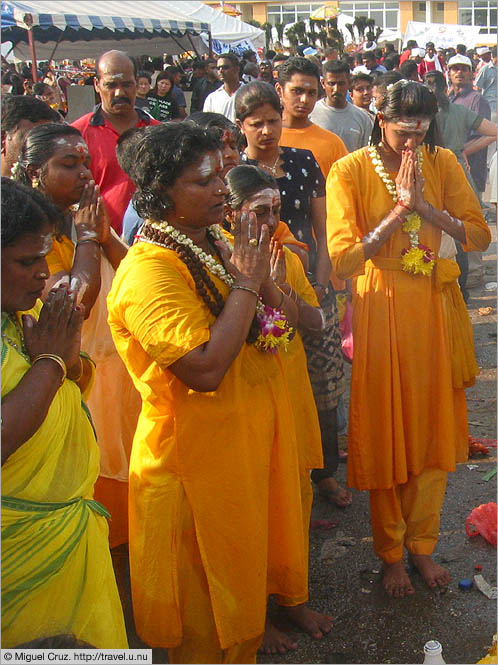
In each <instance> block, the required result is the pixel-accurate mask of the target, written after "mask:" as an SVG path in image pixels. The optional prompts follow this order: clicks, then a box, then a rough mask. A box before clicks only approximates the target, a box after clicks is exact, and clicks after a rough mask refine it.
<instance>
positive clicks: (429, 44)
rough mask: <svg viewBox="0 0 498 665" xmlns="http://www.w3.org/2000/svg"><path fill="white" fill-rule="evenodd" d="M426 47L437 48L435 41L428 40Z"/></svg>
mask: <svg viewBox="0 0 498 665" xmlns="http://www.w3.org/2000/svg"><path fill="white" fill-rule="evenodd" d="M425 48H426V49H428V48H436V47H435V46H434V42H427V44H426V45H425Z"/></svg>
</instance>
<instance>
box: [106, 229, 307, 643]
mask: <svg viewBox="0 0 498 665" xmlns="http://www.w3.org/2000/svg"><path fill="white" fill-rule="evenodd" d="M211 277H212V279H213V281H214V282H215V284H216V286H217V288H218V290H219V291H220V292H221V293H222V295H223V296H224V297H225V298H226V297H227V296H228V287H227V286H226V285H225V284H224V283H223V282H222V281H220V280H219V279H218V278H217V277H216V276H214V275H212V276H211ZM107 302H108V310H109V324H110V327H111V332H112V335H113V338H114V341H115V344H116V348H117V349H118V351H119V353H120V355H121V357H122V359H123V361H124V363H125V365H126V366H127V368H128V371H129V372H130V374H131V376H132V379H133V382H134V384H135V386H136V388H137V390H138V391H139V392H140V394H141V396H142V400H143V406H142V411H141V414H140V417H139V421H138V427H137V431H136V435H135V438H134V442H133V449H132V455H131V461H130V565H131V581H132V592H133V608H134V614H135V623H136V626H137V631H138V633H139V634H140V636H141V637H142V639H144V640H145V641H146V642H147V643H148V644H150V645H151V646H168V647H174V646H177V645H179V644H181V642H182V639H183V636H184V631H183V623H184V622H183V619H184V615H183V610H184V608H183V606H182V605H181V603H180V601H179V598H181V597H182V595H183V594H182V587H181V584H182V583H181V580H182V571H183V570H184V567H185V566H188V564H189V562H188V561H187V562H185V559H184V558H182V557H185V556H187V558H188V555H186V554H185V552H186V551H188V548H187V547H185V546H184V545H183V535H184V531H182V526H181V525H182V523H183V522H184V521H185V512H184V509H183V508H182V506H183V505H184V504H185V503H187V504H188V509H189V511H191V513H192V515H193V523H194V526H195V538H196V540H197V543H198V548H199V551H200V557H201V560H202V566H203V570H204V573H205V575H206V577H207V583H208V587H209V596H210V607H211V609H212V613H213V615H214V622H215V625H216V631H217V636H218V640H219V644H220V646H221V649H227V648H229V647H231V646H233V645H235V644H239V643H242V642H244V641H248V640H251V639H253V638H255V637H257V636H258V635H262V633H263V631H264V623H265V615H266V599H267V596H268V594H271V593H275V594H280V595H282V596H285V597H292V598H295V597H302V596H304V597H305V596H306V594H307V584H306V576H305V561H304V551H303V550H304V548H303V529H302V516H301V505H300V487H299V463H298V456H297V450H296V442H295V431H294V424H293V418H292V411H291V405H290V400H289V395H288V392H287V387H286V382H285V375H284V370H283V367H282V361H281V359H280V357H279V354H275V355H273V354H270V353H262V352H260V351H258V350H257V349H256V348H255V347H254V345H250V344H244V345H243V347H242V349H241V351H240V352H239V354H238V356H237V357H236V358H235V360H234V361H233V363H232V364H231V366H230V367H229V369H228V371H227V373H226V374H225V376H224V378H223V380H222V382H221V384H220V386H219V387H218V389H217V390H216V391H214V392H207V393H201V392H196V391H195V390H192V389H189V388H188V387H187V386H186V385H185V384H184V383H182V382H181V381H180V380H179V379H177V378H176V377H175V376H174V374H173V373H172V372H171V371H170V370H169V369H168V367H169V366H170V365H171V364H172V363H173V362H175V361H176V360H178V359H179V358H181V357H183V356H184V355H185V354H187V353H188V352H189V351H191V350H193V349H195V348H197V347H198V346H200V345H202V344H204V343H206V342H207V341H208V340H209V337H210V326H211V325H212V324H213V322H214V319H213V316H212V315H211V313H210V312H209V310H208V308H207V306H206V305H205V303H204V302H203V301H202V300H201V299H200V297H199V296H198V295H197V293H196V290H195V283H194V281H193V279H192V276H191V274H190V272H189V270H188V268H187V267H186V266H185V264H184V263H183V262H182V261H181V260H180V259H179V257H178V256H177V255H176V254H175V253H174V252H172V251H171V250H168V249H165V248H164V247H159V246H155V245H152V244H148V243H145V242H140V243H137V244H136V245H133V247H131V248H130V250H129V251H128V254H127V256H126V257H125V259H123V261H122V262H121V265H120V266H119V268H118V270H117V272H116V277H115V279H114V283H113V286H112V289H111V291H110V293H109V296H108V301H107ZM182 553H183V554H182ZM186 639H188V638H186Z"/></svg>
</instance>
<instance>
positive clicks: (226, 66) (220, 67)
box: [216, 65, 233, 71]
mask: <svg viewBox="0 0 498 665" xmlns="http://www.w3.org/2000/svg"><path fill="white" fill-rule="evenodd" d="M232 67H233V65H218V66H217V67H216V69H218V70H222V71H226V70H227V69H232Z"/></svg>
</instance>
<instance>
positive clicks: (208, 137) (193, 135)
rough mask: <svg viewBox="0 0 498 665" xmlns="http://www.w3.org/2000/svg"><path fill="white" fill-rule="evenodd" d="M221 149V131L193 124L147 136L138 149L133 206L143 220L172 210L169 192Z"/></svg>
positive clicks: (164, 127) (171, 125)
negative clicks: (205, 157) (190, 169)
mask: <svg viewBox="0 0 498 665" xmlns="http://www.w3.org/2000/svg"><path fill="white" fill-rule="evenodd" d="M220 149H221V139H220V136H219V131H216V130H215V129H202V128H201V127H197V126H195V125H194V124H193V123H191V122H165V123H162V124H161V125H154V126H151V127H149V128H148V131H146V132H144V133H143V135H142V136H141V139H140V141H138V144H137V146H136V150H135V160H136V167H135V169H134V171H133V173H134V176H135V184H136V186H137V191H136V192H135V194H134V195H133V205H134V207H135V209H136V211H137V212H138V214H139V215H140V217H142V218H143V219H147V218H152V219H156V220H160V219H162V218H163V217H164V216H165V215H167V213H168V210H169V209H170V208H171V202H170V201H169V198H168V196H167V195H166V193H165V188H167V187H171V186H172V185H174V183H175V182H176V180H177V179H178V178H179V177H180V175H181V174H182V173H183V172H184V170H185V169H186V168H187V167H188V166H191V165H192V164H196V163H197V162H198V161H199V159H200V158H201V157H202V156H203V155H204V154H206V153H208V152H213V151H214V150H220Z"/></svg>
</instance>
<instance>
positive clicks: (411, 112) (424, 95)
mask: <svg viewBox="0 0 498 665" xmlns="http://www.w3.org/2000/svg"><path fill="white" fill-rule="evenodd" d="M377 91H378V93H380V94H379V96H378V97H377V101H376V103H375V106H376V107H377V116H376V118H375V122H374V126H373V128H372V135H371V137H370V143H371V144H372V145H378V144H379V143H380V141H381V138H382V133H381V130H380V125H379V114H380V113H382V114H383V116H384V120H385V121H387V122H395V121H396V120H397V119H398V118H401V117H404V118H415V117H422V118H428V119H430V121H431V123H430V125H429V129H428V130H427V133H426V135H425V137H424V143H425V144H426V145H428V146H429V149H430V150H431V152H434V147H435V146H436V145H438V144H439V137H438V132H437V126H436V120H435V118H436V114H437V112H438V106H437V101H436V98H435V96H434V95H433V94H432V92H431V91H430V90H429V88H427V87H426V86H425V85H423V84H422V83H417V82H416V81H405V80H402V81H398V83H394V84H392V85H383V86H377Z"/></svg>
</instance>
